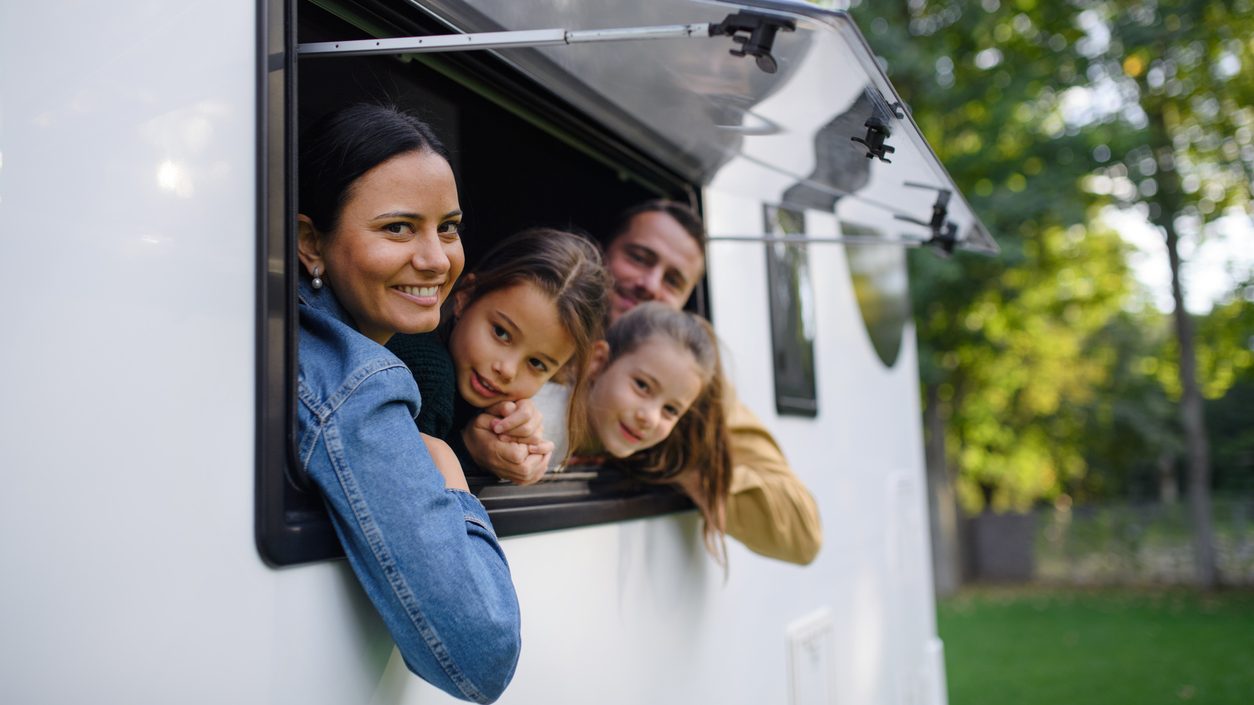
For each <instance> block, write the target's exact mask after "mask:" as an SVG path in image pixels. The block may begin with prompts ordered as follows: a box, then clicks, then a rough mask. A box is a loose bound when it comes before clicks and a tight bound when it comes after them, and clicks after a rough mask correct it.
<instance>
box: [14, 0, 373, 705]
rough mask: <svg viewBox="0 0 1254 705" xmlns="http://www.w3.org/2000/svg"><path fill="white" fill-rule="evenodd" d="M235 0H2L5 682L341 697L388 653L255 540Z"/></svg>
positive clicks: (34, 688) (243, 32)
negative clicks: (274, 564) (261, 553)
mask: <svg viewBox="0 0 1254 705" xmlns="http://www.w3.org/2000/svg"><path fill="white" fill-rule="evenodd" d="M256 16H257V9H256V3H254V2H250V1H246V0H229V1H220V0H215V1H212V2H211V1H208V0H200V1H198V2H108V3H84V2H68V1H45V2H38V3H4V4H3V5H2V6H0V66H2V67H3V69H2V70H0V110H2V111H3V112H2V113H0V118H2V121H0V301H3V306H4V316H3V321H4V329H5V331H4V336H3V344H0V361H2V364H0V370H3V373H2V374H3V382H2V383H0V389H2V390H3V391H2V392H0V453H2V455H0V464H2V467H3V470H4V479H5V487H4V491H3V492H0V565H3V572H4V577H3V579H2V583H0V584H2V587H0V625H2V626H0V701H3V702H6V703H23V704H31V703H127V704H137V703H161V704H167V703H171V702H178V703H227V702H229V703H281V702H296V701H297V700H296V698H297V697H305V696H312V697H311V699H308V700H307V701H306V702H324V703H337V704H342V703H350V702H355V701H360V700H361V699H362V694H363V693H366V694H368V693H370V692H371V691H372V690H373V688H374V685H375V682H376V681H377V677H378V674H379V672H381V670H382V667H383V664H384V662H385V661H386V659H387V657H388V654H389V652H390V647H389V645H388V642H387V641H386V635H384V634H381V632H380V629H379V626H378V624H377V623H376V622H377V620H376V619H375V618H374V617H373V615H372V613H371V612H370V611H369V609H368V608H367V607H363V606H362V604H361V602H362V599H361V598H360V591H359V590H358V588H357V587H356V585H355V583H354V582H353V579H352V578H351V576H347V575H346V571H345V569H344V567H343V566H342V565H340V564H325V565H318V566H313V567H309V568H301V569H296V570H287V571H275V570H271V569H269V568H267V567H265V566H264V565H263V564H262V562H261V560H260V559H259V558H258V554H257V550H256V548H255V546H254V542H253V523H254V522H253V485H254V473H255V461H254V455H253V453H254V406H255V404H256V401H255V396H256V395H255V385H254V371H253V368H254V364H255V355H256V353H255V339H254V326H255V325H256V312H255V310H254V298H255V296H254V290H255V288H256V284H255V281H256V275H255V268H256V252H257V244H256V243H257V238H258V234H257V227H256V209H255V199H256V195H257V194H256V178H255V170H256V166H255V164H256V154H255V153H256V122H257V117H256V108H255V97H254V95H255V92H256V84H257V81H256V66H257V51H256V49H255V47H256V41H257V40H256V20H257V17H256Z"/></svg>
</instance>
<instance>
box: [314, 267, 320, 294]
mask: <svg viewBox="0 0 1254 705" xmlns="http://www.w3.org/2000/svg"><path fill="white" fill-rule="evenodd" d="M313 288H315V289H321V288H322V267H314V268H313Z"/></svg>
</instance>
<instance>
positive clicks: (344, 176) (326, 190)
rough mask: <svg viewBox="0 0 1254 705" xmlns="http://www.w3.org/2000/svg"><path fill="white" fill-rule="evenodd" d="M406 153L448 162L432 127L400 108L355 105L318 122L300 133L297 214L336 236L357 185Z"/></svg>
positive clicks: (369, 104)
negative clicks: (347, 204)
mask: <svg viewBox="0 0 1254 705" xmlns="http://www.w3.org/2000/svg"><path fill="white" fill-rule="evenodd" d="M408 152H432V153H434V154H437V155H439V156H440V157H442V158H443V159H444V160H445V161H448V151H447V150H445V149H444V145H443V144H441V143H440V140H439V138H437V137H436V136H435V133H434V132H432V131H431V127H430V126H428V125H427V123H425V122H423V121H422V120H419V119H418V118H417V117H415V116H413V115H411V114H409V113H406V112H404V111H402V110H400V109H398V108H394V107H388V106H383V105H377V104H374V103H358V104H356V105H350V106H348V107H346V108H341V109H339V110H336V111H335V112H333V113H330V114H329V115H326V116H324V117H322V118H321V119H320V120H318V121H317V122H315V123H314V124H313V125H311V126H310V127H309V128H307V129H305V130H303V131H302V132H301V136H300V165H299V169H298V171H299V173H300V176H299V180H300V186H299V188H300V194H299V197H298V201H299V203H298V205H297V211H298V212H299V213H302V214H304V215H306V216H308V217H309V219H310V220H312V221H313V225H314V227H315V228H317V229H318V230H319V231H320V232H324V233H329V232H331V231H333V230H335V228H336V226H338V225H339V220H340V211H341V210H342V209H343V207H344V204H345V203H347V202H348V197H349V195H350V192H351V191H352V188H353V184H354V183H355V182H356V181H357V179H358V178H360V177H361V176H362V174H365V173H366V172H367V171H370V170H371V169H373V168H375V167H376V166H378V165H380V164H382V163H383V162H386V161H387V160H389V159H391V158H392V157H395V156H397V155H400V154H406V153H408Z"/></svg>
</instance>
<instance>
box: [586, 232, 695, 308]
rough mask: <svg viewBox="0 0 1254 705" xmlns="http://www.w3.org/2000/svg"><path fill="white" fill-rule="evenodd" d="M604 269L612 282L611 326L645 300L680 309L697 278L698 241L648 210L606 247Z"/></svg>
mask: <svg viewBox="0 0 1254 705" xmlns="http://www.w3.org/2000/svg"><path fill="white" fill-rule="evenodd" d="M605 266H606V268H607V269H609V272H610V276H611V277H613V279H614V288H613V289H612V290H611V291H610V323H613V322H614V321H616V320H618V317H619V316H621V315H623V314H624V313H626V312H628V311H630V310H631V309H632V308H633V307H634V306H635V305H636V304H638V303H642V302H644V301H660V302H662V303H664V304H666V305H668V306H672V307H674V308H675V309H680V308H683V305H684V303H685V302H687V301H688V296H689V295H691V294H692V290H693V288H694V287H696V285H697V281H698V280H699V279H700V278H701V273H702V270H703V269H704V268H705V254H704V253H703V252H702V251H701V246H700V245H698V244H697V241H696V240H695V239H694V238H693V237H692V235H690V234H688V231H687V230H684V228H683V226H682V225H680V224H679V223H678V222H677V221H676V220H675V219H674V218H672V217H670V216H669V215H667V214H666V213H662V212H657V211H648V212H645V213H640V214H639V215H637V216H636V217H634V218H632V219H631V225H630V226H629V227H628V229H627V231H626V232H624V233H623V234H622V235H619V236H618V237H617V238H614V241H613V242H611V243H610V246H609V248H607V249H606V251H605Z"/></svg>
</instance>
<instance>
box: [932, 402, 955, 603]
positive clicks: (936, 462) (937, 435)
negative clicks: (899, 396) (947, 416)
mask: <svg viewBox="0 0 1254 705" xmlns="http://www.w3.org/2000/svg"><path fill="white" fill-rule="evenodd" d="M924 390H925V394H926V400H925V406H924V407H923V428H924V441H923V442H924V454H925V456H926V458H925V460H926V462H927V503H928V509H929V510H930V511H929V515H930V520H931V522H930V523H931V529H932V531H931V534H932V581H933V585H934V587H935V589H936V596H937V597H947V596H949V595H952V594H954V593H955V592H957V591H958V588H959V587H961V585H962V564H961V553H960V548H959V544H960V537H959V535H958V529H959V527H958V519H959V516H958V503H957V499H956V497H955V496H954V484H953V482H952V481H951V480H950V477H949V463H948V462H947V461H946V458H945V421H944V419H943V418H942V417H941V411H940V408H941V402H940V391H939V390H940V385H939V384H928V385H925V387H924Z"/></svg>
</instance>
